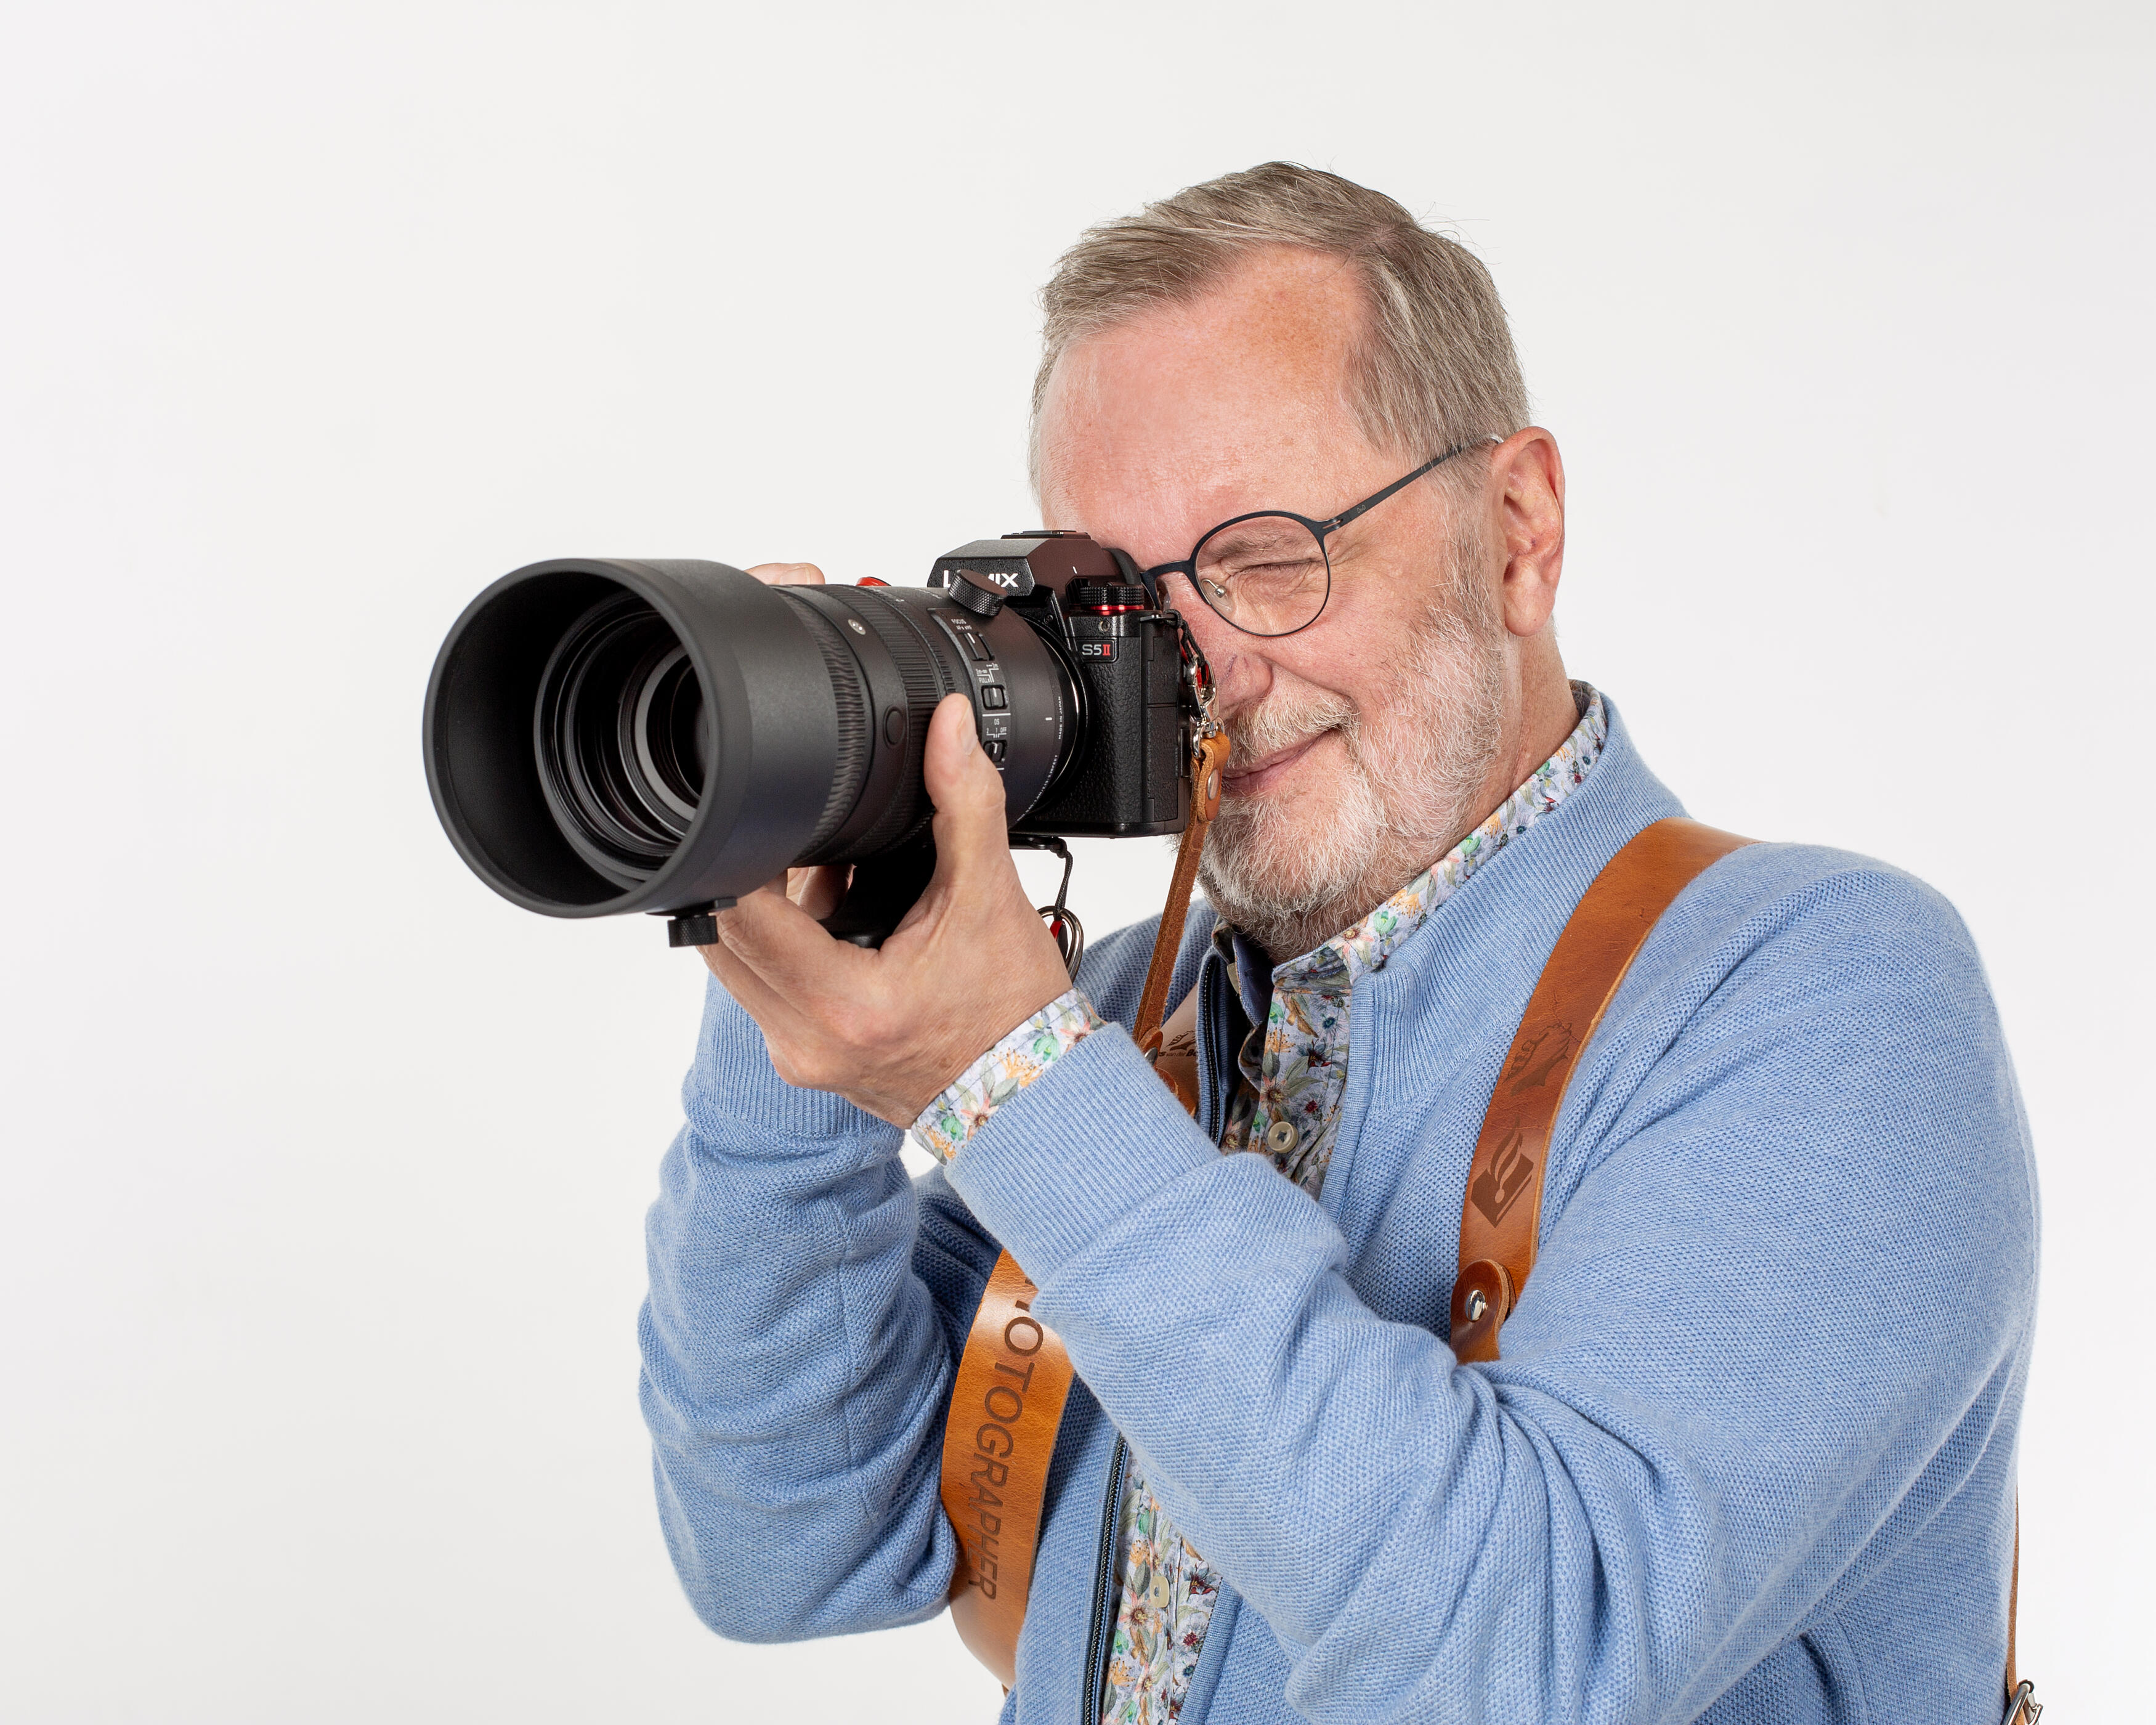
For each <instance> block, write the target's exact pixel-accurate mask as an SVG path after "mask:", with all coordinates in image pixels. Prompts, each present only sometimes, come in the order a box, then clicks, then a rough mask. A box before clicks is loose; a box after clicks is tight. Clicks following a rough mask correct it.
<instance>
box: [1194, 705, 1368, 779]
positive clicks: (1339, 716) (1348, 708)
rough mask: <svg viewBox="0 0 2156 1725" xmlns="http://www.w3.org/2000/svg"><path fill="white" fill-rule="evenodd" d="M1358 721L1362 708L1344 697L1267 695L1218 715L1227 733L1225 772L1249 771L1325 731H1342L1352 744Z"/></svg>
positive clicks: (1360, 720)
mask: <svg viewBox="0 0 2156 1725" xmlns="http://www.w3.org/2000/svg"><path fill="white" fill-rule="evenodd" d="M1361 722H1362V711H1361V709H1359V708H1358V706H1356V705H1355V703H1354V702H1353V701H1350V700H1348V699H1347V696H1344V695H1330V694H1312V695H1309V696H1291V695H1273V696H1268V697H1266V698H1265V700H1263V701H1256V702H1254V703H1252V704H1251V705H1250V706H1243V707H1238V708H1236V709H1235V711H1232V712H1228V713H1224V714H1222V715H1221V719H1220V724H1221V728H1222V729H1223V730H1224V731H1225V732H1227V733H1228V771H1229V772H1230V773H1244V772H1248V771H1249V770H1250V768H1252V767H1255V765H1257V763H1258V762H1260V761H1262V760H1264V759H1265V758H1266V757H1268V756H1270V755H1277V754H1279V753H1281V752H1282V751H1283V750H1286V749H1291V748H1293V747H1296V744H1298V743H1303V742H1309V741H1310V740H1311V739H1312V737H1318V736H1322V734H1323V733H1324V732H1327V731H1342V732H1346V733H1347V738H1348V740H1349V741H1350V742H1353V740H1354V739H1355V737H1356V736H1357V734H1358V732H1359V730H1360V728H1361Z"/></svg>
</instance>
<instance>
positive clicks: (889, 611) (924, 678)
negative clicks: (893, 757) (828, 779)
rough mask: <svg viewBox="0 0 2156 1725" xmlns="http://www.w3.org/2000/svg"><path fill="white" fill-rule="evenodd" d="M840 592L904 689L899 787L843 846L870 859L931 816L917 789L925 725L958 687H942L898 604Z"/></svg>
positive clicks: (870, 594)
mask: <svg viewBox="0 0 2156 1725" xmlns="http://www.w3.org/2000/svg"><path fill="white" fill-rule="evenodd" d="M843 591H844V592H845V593H846V596H847V597H848V598H851V599H852V600H853V601H854V602H855V603H854V605H853V610H854V612H855V614H856V615H857V616H859V617H860V619H861V620H862V621H863V622H865V623H866V624H868V626H869V627H870V629H872V630H874V631H875V636H876V639H878V640H880V641H881V642H882V643H883V644H884V646H885V648H886V649H888V650H889V652H890V654H891V662H892V663H893V664H894V665H896V666H897V667H898V675H899V679H900V680H901V682H902V683H903V684H904V685H906V737H905V740H904V742H902V744H901V747H903V748H904V749H905V755H904V757H903V760H904V766H903V768H902V771H901V777H900V778H899V782H898V788H897V790H896V793H894V794H893V796H892V797H891V802H890V804H889V806H888V807H886V808H885V810H884V813H883V815H882V817H881V818H880V819H879V820H878V821H877V822H876V824H875V825H874V826H872V827H870V829H869V830H868V831H867V832H865V833H864V834H862V835H861V836H860V839H858V840H856V841H855V842H854V843H852V844H850V845H848V846H847V847H846V848H847V850H849V851H850V852H851V853H852V854H853V855H855V856H873V855H875V854H876V853H877V852H878V851H880V850H888V849H890V848H891V846H892V845H896V844H899V843H901V841H902V840H904V839H910V838H911V837H912V836H913V835H914V834H916V833H917V832H919V831H920V830H921V828H923V827H925V826H926V825H927V824H928V821H929V818H930V817H931V816H932V814H934V813H935V810H934V809H932V808H930V807H929V804H928V798H927V794H926V793H925V792H924V791H923V789H922V788H921V743H922V741H923V740H924V739H925V738H926V737H927V735H928V721H929V719H930V718H931V716H933V714H934V713H935V711H936V703H937V701H941V700H942V698H943V697H944V696H946V695H947V694H949V693H950V692H951V691H952V690H953V689H955V688H957V684H955V683H947V682H946V681H945V680H944V679H943V678H942V677H941V676H939V675H937V670H936V658H935V655H934V654H933V653H932V651H931V650H930V648H929V645H928V643H927V642H926V641H925V640H923V639H921V635H920V634H919V632H918V629H917V625H916V624H915V623H914V621H913V619H912V618H911V616H910V615H909V614H907V613H906V610H905V608H903V607H902V606H901V605H900V604H899V603H897V602H896V601H895V600H891V599H887V598H885V597H884V596H883V595H882V594H881V593H878V592H876V591H875V589H874V588H848V589H843Z"/></svg>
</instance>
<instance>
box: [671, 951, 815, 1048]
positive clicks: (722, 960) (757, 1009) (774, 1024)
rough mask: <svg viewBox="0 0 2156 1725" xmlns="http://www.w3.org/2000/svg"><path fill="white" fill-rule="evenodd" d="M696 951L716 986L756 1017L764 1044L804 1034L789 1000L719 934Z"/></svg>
mask: <svg viewBox="0 0 2156 1725" xmlns="http://www.w3.org/2000/svg"><path fill="white" fill-rule="evenodd" d="M696 951H697V952H699V953H700V954H701V956H702V957H703V960H704V963H705V965H706V968H709V969H710V971H711V974H712V975H713V976H715V977H716V978H718V979H719V986H720V987H721V988H724V989H725V990H726V993H729V994H731V995H732V996H733V998H734V1001H735V1004H737V1005H738V1006H739V1007H740V1008H741V1009H742V1011H743V1012H745V1013H747V1014H748V1015H749V1016H750V1017H751V1018H752V1019H755V1020H756V1022H757V1028H758V1029H761V1030H762V1032H763V1040H764V1041H765V1042H766V1043H767V1044H771V1045H774V1046H775V1045H777V1044H778V1043H781V1042H784V1043H791V1042H793V1041H794V1040H797V1039H798V1038H801V1037H803V1035H804V1034H806V1032H807V1029H808V1024H807V1021H806V1020H805V1019H803V1018H802V1016H801V1014H800V1012H799V1011H798V1009H796V1008H795V1007H794V1005H793V1003H792V1002H791V1001H789V1000H788V999H786V997H785V996H784V995H783V994H782V993H779V992H778V989H776V988H773V987H772V986H771V984H770V983H767V982H766V981H765V980H764V979H763V978H762V977H760V976H758V975H757V973H756V971H755V969H754V968H753V967H752V966H751V965H749V964H748V963H747V962H746V961H745V960H743V959H742V957H741V955H740V954H739V953H737V952H734V951H733V950H732V949H731V947H728V946H727V945H726V941H725V939H724V937H721V938H720V939H719V940H717V941H716V942H713V943H712V944H711V945H710V946H708V947H697V948H696ZM775 1057H776V1056H775V1055H774V1058H775Z"/></svg>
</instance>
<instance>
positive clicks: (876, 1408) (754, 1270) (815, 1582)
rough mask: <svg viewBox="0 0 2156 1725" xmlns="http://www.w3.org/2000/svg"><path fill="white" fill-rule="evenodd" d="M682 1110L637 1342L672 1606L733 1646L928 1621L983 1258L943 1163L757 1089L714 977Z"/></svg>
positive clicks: (1094, 961)
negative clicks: (909, 1164) (957, 1402)
mask: <svg viewBox="0 0 2156 1725" xmlns="http://www.w3.org/2000/svg"><path fill="white" fill-rule="evenodd" d="M1151 933H1152V928H1151V926H1150V925H1142V926H1141V927H1136V928H1132V929H1128V930H1124V931H1122V932H1119V933H1117V934H1115V935H1111V936H1109V937H1107V938H1106V939H1104V940H1103V941H1101V942H1100V943H1099V945H1098V947H1097V948H1096V952H1094V953H1093V954H1092V955H1090V956H1089V957H1088V960H1087V963H1086V973H1085V978H1084V980H1085V983H1086V989H1087V993H1088V995H1089V996H1090V997H1091V998H1092V999H1099V1000H1101V1001H1102V1002H1103V1003H1104V1004H1106V1007H1107V1009H1109V1010H1111V1011H1117V1010H1128V1009H1130V1007H1131V1006H1132V1004H1134V1003H1135V1001H1136V999H1137V988H1138V984H1139V979H1140V978H1142V974H1143V971H1144V966H1145V961H1146V956H1147V950H1148V946H1149V942H1150V937H1151ZM1198 946H1199V937H1198V935H1197V934H1196V932H1194V931H1193V938H1192V939H1191V941H1190V942H1188V943H1187V950H1188V953H1189V957H1188V962H1186V963H1184V964H1183V967H1182V973H1183V974H1182V977H1181V981H1182V984H1183V986H1184V987H1186V988H1187V987H1188V981H1189V975H1190V973H1194V971H1195V968H1196V963H1197V958H1196V954H1197V948H1198ZM1086 1012H1087V1013H1088V1014H1090V1012H1091V1009H1090V1008H1087V1009H1086ZM1126 1040H1127V1039H1126ZM1139 1081H1140V1082H1142V1084H1144V1085H1147V1086H1151V1087H1152V1088H1153V1089H1156V1090H1157V1089H1158V1088H1159V1085H1158V1081H1155V1080H1153V1079H1152V1077H1151V1076H1150V1074H1141V1075H1140V1077H1139ZM682 1102H683V1108H684V1111H685V1116H686V1119H685V1123H684V1125H683V1127H682V1128H681V1131H680V1133H679V1135H678V1136H677V1137H675V1141H674V1144H673V1146H672V1147H671V1148H670V1150H669V1151H668V1152H667V1154H666V1157H665V1161H664V1163H662V1165H661V1170H660V1194H659V1198H658V1200H657V1202H656V1203H654V1204H653V1206H652V1208H651V1212H650V1215H649V1219H648V1222H647V1224H646V1229H645V1235H646V1255H647V1258H648V1261H649V1273H650V1292H649V1296H648V1297H647V1298H646V1300H645V1301H644V1308H643V1312H642V1314H641V1317H640V1320H639V1339H640V1342H641V1346H642V1352H643V1359H644V1370H643V1374H642V1380H641V1390H640V1393H641V1398H642V1402H643V1407H644V1420H645V1423H646V1425H648V1426H649V1429H650V1431H651V1436H652V1468H653V1476H654V1484H655V1486H656V1489H657V1494H658V1500H659V1511H660V1522H661V1523H662V1524H663V1526H664V1528H665V1535H666V1541H667V1546H668V1549H669V1551H670V1554H671V1555H672V1557H673V1559H674V1564H675V1569H676V1571H677V1573H678V1574H680V1579H681V1583H682V1586H683V1588H684V1589H685V1591H686V1593H687V1594H688V1596H689V1599H690V1604H692V1605H693V1606H694V1607H695V1608H696V1612H697V1614H698V1615H699V1616H701V1618H702V1619H703V1620H705V1622H706V1624H708V1625H710V1626H711V1628H713V1629H715V1630H717V1631H718V1632H719V1633H721V1635H728V1636H730V1637H732V1638H734V1639H737V1640H793V1639H797V1638H801V1637H806V1636H813V1635H839V1634H850V1633H855V1632H858V1631H861V1630H872V1629H880V1628H885V1627H888V1626H891V1625H896V1624H901V1623H906V1622H911V1621H914V1620H918V1619H921V1618H923V1617H927V1616H930V1615H933V1614H934V1613H936V1612H937V1611H938V1610H940V1609H942V1605H943V1603H944V1597H945V1594H946V1592H947V1589H948V1586H949V1584H950V1578H951V1572H952V1565H953V1563H954V1561H955V1558H956V1541H955V1536H954V1535H953V1534H952V1531H951V1527H950V1523H949V1522H948V1521H947V1519H946V1517H944V1514H943V1512H942V1505H941V1503H940V1502H939V1500H938V1497H937V1464H938V1460H939V1457H940V1454H941V1442H942V1425H943V1416H944V1411H945V1407H946V1404H947V1401H948V1399H949V1394H950V1385H951V1374H952V1367H953V1363H955V1361H956V1359H957V1356H958V1353H959V1352H960V1350H961V1349H962V1346H963V1343H964V1339H965V1333H966V1329H967V1327H968V1325H969V1324H970V1322H971V1321H972V1317H973V1310H974V1308H975V1307H976V1306H978V1303H979V1301H980V1296H981V1291H982V1289H983V1286H985V1285H986V1283H987V1281H988V1273H989V1271H990V1269H991V1267H992V1266H993V1264H994V1262H995V1260H996V1256H997V1254H998V1251H999V1250H1000V1247H999V1246H998V1243H997V1242H996V1240H994V1238H993V1236H992V1235H990V1234H989V1233H988V1230H985V1229H984V1228H983V1226H982V1225H981V1224H980V1223H979V1222H978V1220H977V1219H975V1218H974V1216H973V1214H972V1212H971V1211H970V1210H969V1209H968V1207H967V1205H966V1204H965V1203H964V1202H963V1201H962V1199H960V1198H959V1197H958V1196H957V1194H956V1193H955V1192H954V1191H953V1190H952V1188H951V1186H950V1184H949V1183H948V1182H947V1180H946V1178H944V1173H943V1170H942V1168H936V1169H934V1170H932V1171H931V1172H930V1173H927V1174H926V1175H924V1176H923V1177H922V1178H920V1179H919V1180H909V1178H907V1175H906V1169H905V1166H904V1164H903V1163H902V1162H901V1159H900V1147H901V1134H900V1132H899V1131H898V1129H897V1128H896V1127H891V1126H889V1125H886V1124H885V1122H881V1121H880V1120H877V1119H875V1117H872V1116H870V1115H868V1114H866V1113H864V1112H863V1111H861V1110H860V1109H858V1108H856V1107H855V1106H853V1105H852V1104H851V1103H850V1102H847V1101H844V1100H843V1099H842V1098H840V1097H837V1096H829V1095H827V1094H824V1093H823V1092H821V1091H809V1090H801V1089H797V1088H795V1087H794V1086H790V1085H788V1084H787V1083H785V1082H784V1081H783V1080H782V1079H780V1077H779V1076H778V1073H777V1072H776V1070H773V1066H772V1064H771V1060H770V1056H769V1055H768V1053H767V1051H766V1049H765V1046H764V1041H763V1037H762V1033H761V1032H760V1031H759V1030H758V1029H757V1026H756V1024H755V1023H754V1021H753V1020H752V1019H750V1018H749V1016H748V1015H747V1014H746V1013H745V1012H743V1011H742V1009H741V1008H740V1007H739V1006H738V1005H737V1004H735V1002H734V1001H733V1000H732V999H731V998H730V997H729V996H728V995H727V994H726V991H725V990H724V989H723V988H720V987H719V986H718V985H717V983H712V984H711V985H710V988H709V990H708V993H707V995H706V1009H705V1014H704V1022H703V1029H702V1033H701V1037H700V1039H699V1041H698V1045H697V1052H696V1064H695V1065H694V1066H693V1067H692V1069H691V1070H690V1074H689V1077H688V1080H687V1081H686V1083H685V1085H684V1086H683V1091H682Z"/></svg>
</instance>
